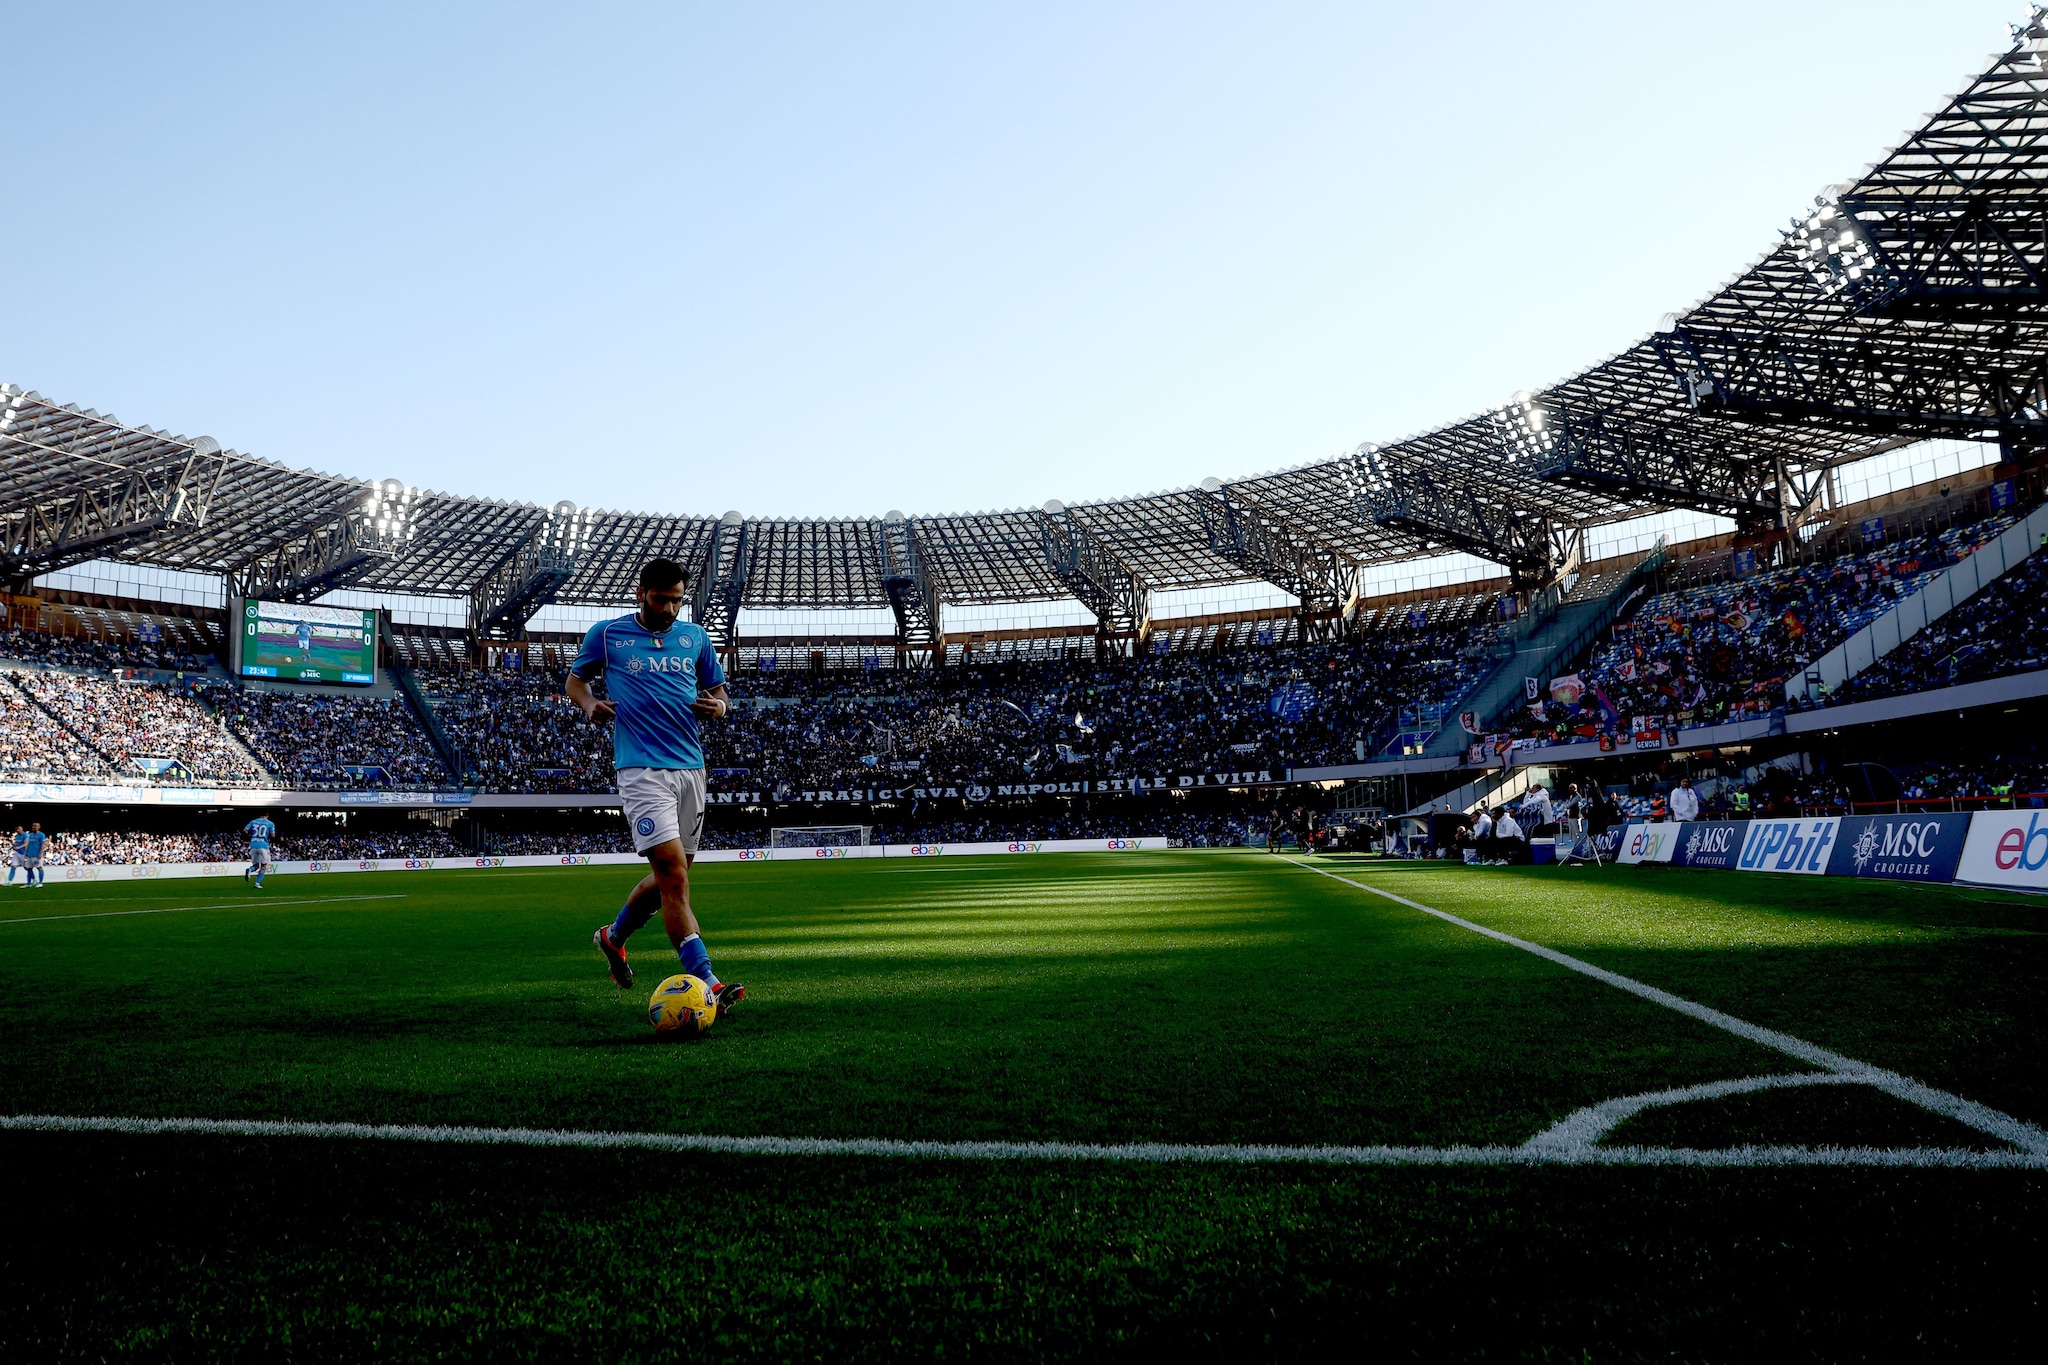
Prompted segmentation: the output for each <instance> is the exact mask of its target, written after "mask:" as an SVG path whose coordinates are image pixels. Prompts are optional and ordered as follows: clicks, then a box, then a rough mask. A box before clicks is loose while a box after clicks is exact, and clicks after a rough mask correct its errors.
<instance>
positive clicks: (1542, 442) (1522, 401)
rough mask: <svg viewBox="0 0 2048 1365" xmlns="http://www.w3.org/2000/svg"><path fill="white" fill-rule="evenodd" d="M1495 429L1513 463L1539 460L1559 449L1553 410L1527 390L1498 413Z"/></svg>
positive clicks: (1495, 413) (1495, 415) (1494, 416)
mask: <svg viewBox="0 0 2048 1365" xmlns="http://www.w3.org/2000/svg"><path fill="white" fill-rule="evenodd" d="M1493 426H1494V430H1495V431H1496V432H1497V433H1499V435H1500V443H1501V449H1502V450H1503V451H1504V452H1506V454H1507V457H1508V461H1509V463H1511V464H1519V463H1521V462H1522V461H1525V460H1539V459H1541V458H1543V457H1544V456H1546V455H1548V454H1549V453H1550V452H1551V451H1553V450H1555V449H1556V448H1557V436H1556V434H1555V433H1554V432H1552V431H1551V429H1550V413H1549V411H1548V410H1547V409H1545V407H1544V406H1543V403H1542V401H1541V400H1540V399H1538V398H1537V396H1536V395H1535V394H1533V393H1531V392H1529V391H1528V390H1527V389H1524V390H1522V391H1521V392H1520V393H1518V394H1516V395H1515V396H1514V397H1513V398H1512V399H1510V400H1509V401H1508V404H1507V406H1505V407H1502V408H1497V409H1495V410H1494V414H1493Z"/></svg>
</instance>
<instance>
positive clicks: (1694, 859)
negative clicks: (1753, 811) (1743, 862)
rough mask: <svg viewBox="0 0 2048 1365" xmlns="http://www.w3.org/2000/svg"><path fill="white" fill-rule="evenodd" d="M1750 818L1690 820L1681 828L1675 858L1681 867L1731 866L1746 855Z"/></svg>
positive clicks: (1673, 860)
mask: <svg viewBox="0 0 2048 1365" xmlns="http://www.w3.org/2000/svg"><path fill="white" fill-rule="evenodd" d="M1748 828H1749V821H1747V820H1690V821H1687V822H1686V823H1685V825H1684V826H1682V827H1681V828H1680V829H1679V831H1678V849H1677V852H1675V853H1674V854H1673V855H1672V857H1671V861H1672V862H1674V863H1676V864H1677V865H1678V866H1680V867H1719V868H1731V867H1734V866H1735V860H1736V859H1737V858H1740V857H1741V856H1742V843H1743V839H1742V834H1743V831H1744V830H1746V829H1748Z"/></svg>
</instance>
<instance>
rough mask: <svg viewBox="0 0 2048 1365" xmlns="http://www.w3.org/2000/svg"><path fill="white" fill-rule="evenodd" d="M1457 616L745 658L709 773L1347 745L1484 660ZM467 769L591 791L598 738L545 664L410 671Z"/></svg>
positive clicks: (604, 750)
mask: <svg viewBox="0 0 2048 1365" xmlns="http://www.w3.org/2000/svg"><path fill="white" fill-rule="evenodd" d="M1476 638H1477V635H1476V633H1475V632H1474V631H1473V630H1470V629H1464V630H1457V629H1445V630H1432V629H1424V630H1389V631H1381V632H1377V633H1374V634H1373V635H1371V636H1369V637H1368V638H1366V639H1363V640H1359V641H1354V642H1349V643H1344V644H1322V645H1308V646H1298V647H1291V646H1279V647H1266V648H1256V649H1242V650H1235V651H1231V652H1227V653H1213V654H1193V653H1178V654H1168V655H1148V656H1144V657H1141V658H1136V659H1114V660H1106V661H1104V662H1102V663H1099V664H1098V663H1092V662H1080V661H1038V662H1028V663H989V664H973V665H967V666H963V667H954V668H948V669H943V670H933V671H907V670H894V669H878V670H833V671H829V672H791V673H758V674H756V673H749V674H746V675H744V676H742V677H737V678H734V679H732V680H731V682H730V691H731V693H732V694H733V696H734V699H735V703H736V704H735V706H734V709H733V710H732V712H731V713H730V714H728V715H727V716H726V717H725V718H724V719H723V720H720V721H718V722H716V723H714V724H712V725H710V726H708V727H707V728H706V735H705V743H706V763H707V766H708V767H709V768H710V769H711V775H712V784H713V786H714V787H715V788H719V789H724V790H745V791H771V792H783V793H787V792H792V791H803V790H820V789H841V790H844V789H849V788H864V787H874V786H927V785H949V784H959V783H969V782H974V781H989V782H997V781H1033V780H1037V781H1050V780H1080V779H1084V778H1103V777H1130V776H1150V775H1155V774H1163V773H1184V772H1236V771H1246V770H1255V769H1269V770H1270V769H1273V768H1282V767H1288V766H1295V767H1301V766H1308V765H1313V764H1324V763H1346V762H1355V761H1356V760H1357V758H1358V754H1359V749H1360V744H1361V742H1365V743H1371V742H1372V741H1373V740H1374V739H1376V738H1377V737H1378V736H1379V735H1380V734H1381V732H1382V731H1383V730H1384V729H1385V728H1386V727H1387V725H1388V723H1389V722H1390V721H1391V720H1392V719H1393V716H1394V713H1395V711H1396V710H1397V709H1398V708H1399V707H1400V706H1401V705H1403V704H1404V703H1413V702H1420V703H1443V702H1448V701H1451V700H1454V699H1455V698H1456V697H1457V696H1459V695H1461V694H1462V693H1463V692H1464V691H1465V690H1466V689H1467V688H1469V687H1470V686H1471V684H1472V683H1473V682H1475V681H1477V679H1478V677H1479V676H1480V674H1482V673H1483V672H1484V671H1485V668H1486V666H1487V661H1486V660H1484V659H1483V658H1482V657H1480V656H1479V654H1478V652H1477V651H1475V650H1474V649H1473V648H1472V646H1473V644H1474V642H1475V640H1476ZM420 678H421V682H422V685H423V686H424V688H425V690H426V692H427V696H428V699H429V701H430V702H431V703H432V705H433V708H434V713H435V715H436V717H437V718H438V719H439V721H440V723H441V725H442V726H443V728H444V729H445V730H446V731H447V733H448V735H449V737H450V739H451V741H452V742H453V743H454V745H455V746H456V748H457V749H458V750H460V752H461V755H462V758H463V761H464V763H465V765H466V767H467V768H468V769H469V772H470V775H471V776H472V778H473V779H474V780H475V781H476V782H477V783H478V784H479V785H480V786H482V787H483V788H485V789H487V790H492V791H510V792H543V793H544V792H570V791H610V790H612V789H613V775H612V764H611V738H610V734H609V732H608V731H606V730H604V729H601V728H599V727H596V726H593V725H591V724H590V723H589V722H588V721H587V720H585V719H584V717H583V715H582V713H581V712H580V711H579V710H577V708H576V707H575V706H574V705H573V704H572V703H570V702H569V701H568V699H567V698H566V697H565V696H563V695H562V679H561V677H560V676H559V675H557V674H555V673H553V672H540V671H527V670H517V669H506V670H476V669H467V670H447V669H436V670H422V672H421V674H420Z"/></svg>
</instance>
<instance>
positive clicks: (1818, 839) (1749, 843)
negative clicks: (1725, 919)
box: [1735, 815, 1842, 877]
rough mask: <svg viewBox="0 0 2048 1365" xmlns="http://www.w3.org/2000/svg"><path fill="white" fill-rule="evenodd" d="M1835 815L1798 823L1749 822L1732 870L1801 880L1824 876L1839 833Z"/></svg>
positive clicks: (1776, 821)
mask: <svg viewBox="0 0 2048 1365" xmlns="http://www.w3.org/2000/svg"><path fill="white" fill-rule="evenodd" d="M1841 827H1842V817H1841V816H1839V815H1827V816H1815V817H1808V818H1805V819H1799V820H1752V821H1750V822H1749V834H1748V836H1747V837H1746V838H1744V839H1743V841H1742V857H1741V858H1740V859H1738V860H1737V862H1736V864H1735V865H1736V866H1737V867H1738V868H1740V869H1742V870H1743V871H1744V872H1796V873H1798V874H1799V875H1801V876H1805V877H1819V876H1824V875H1825V874H1826V873H1827V870H1828V857H1829V855H1830V854H1831V853H1832V852H1833V851H1834V847H1835V836H1836V835H1837V834H1838V833H1839V832H1840V831H1841Z"/></svg>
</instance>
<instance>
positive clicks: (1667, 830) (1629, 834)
mask: <svg viewBox="0 0 2048 1365" xmlns="http://www.w3.org/2000/svg"><path fill="white" fill-rule="evenodd" d="M1678 830H1679V826H1678V825H1677V824H1675V823H1673V822H1672V821H1669V820H1662V821H1658V822H1656V823H1654V824H1651V823H1647V822H1644V821H1631V822H1630V823H1629V824H1628V826H1627V827H1626V828H1625V829H1623V830H1622V832H1621V845H1620V849H1621V851H1620V852H1619V853H1617V854H1616V855H1615V857H1616V860H1617V861H1620V862H1624V863H1668V862H1670V861H1671V855H1672V854H1673V853H1675V852H1677V851H1678Z"/></svg>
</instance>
